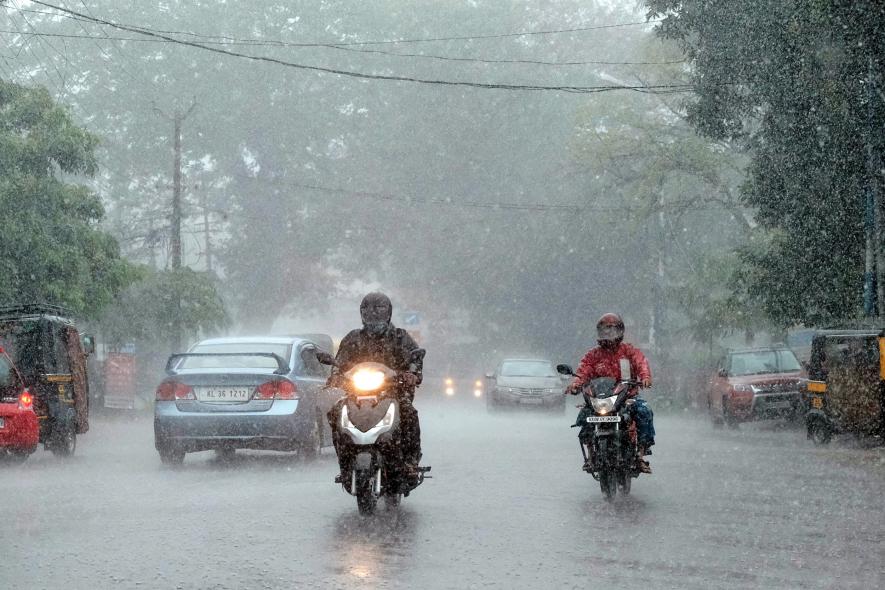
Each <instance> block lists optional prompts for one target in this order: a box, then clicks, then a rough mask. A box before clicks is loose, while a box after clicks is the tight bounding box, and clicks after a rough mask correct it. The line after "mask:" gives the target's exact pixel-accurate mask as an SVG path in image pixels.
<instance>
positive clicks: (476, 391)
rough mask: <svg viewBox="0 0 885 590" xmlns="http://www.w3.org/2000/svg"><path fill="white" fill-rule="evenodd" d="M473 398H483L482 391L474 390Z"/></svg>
mask: <svg viewBox="0 0 885 590" xmlns="http://www.w3.org/2000/svg"><path fill="white" fill-rule="evenodd" d="M473 397H482V389H474V390H473Z"/></svg>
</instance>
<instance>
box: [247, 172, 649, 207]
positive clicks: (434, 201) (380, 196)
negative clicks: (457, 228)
mask: <svg viewBox="0 0 885 590" xmlns="http://www.w3.org/2000/svg"><path fill="white" fill-rule="evenodd" d="M236 178H237V179H240V180H249V181H256V182H263V183H265V184H271V185H277V186H289V187H292V188H301V189H306V190H313V191H319V192H324V193H332V194H338V195H347V196H354V197H362V198H369V199H377V200H382V201H393V202H396V203H404V204H407V205H446V206H453V207H468V208H476V209H494V210H502V211H553V212H560V213H580V212H582V211H607V212H623V211H632V209H627V208H624V207H592V206H582V205H556V204H550V203H512V202H511V203H498V202H492V201H456V200H453V199H443V198H424V199H422V198H417V197H409V196H404V195H396V194H393V193H379V192H370V191H353V190H348V189H343V188H336V187H328V186H322V185H316V184H307V183H301V182H294V181H288V180H274V179H266V178H259V177H254V176H244V175H239V174H238V175H236Z"/></svg>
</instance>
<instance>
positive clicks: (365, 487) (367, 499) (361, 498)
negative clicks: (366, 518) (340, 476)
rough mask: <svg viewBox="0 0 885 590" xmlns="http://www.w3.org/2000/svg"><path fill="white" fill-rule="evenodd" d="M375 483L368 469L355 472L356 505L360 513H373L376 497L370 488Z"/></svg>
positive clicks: (376, 502) (376, 501)
mask: <svg viewBox="0 0 885 590" xmlns="http://www.w3.org/2000/svg"><path fill="white" fill-rule="evenodd" d="M374 483H375V481H374V478H373V477H372V473H371V472H370V471H357V472H356V490H355V492H356V493H355V494H354V495H355V496H356V507H357V509H358V510H359V512H360V514H363V515H370V514H374V513H375V507H376V505H377V504H378V498H376V497H375V493H374V491H373V490H372V486H373V484H374Z"/></svg>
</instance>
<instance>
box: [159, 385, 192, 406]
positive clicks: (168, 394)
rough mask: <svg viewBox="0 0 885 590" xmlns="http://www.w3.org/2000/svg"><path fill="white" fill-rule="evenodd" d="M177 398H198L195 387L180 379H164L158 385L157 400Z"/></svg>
mask: <svg viewBox="0 0 885 590" xmlns="http://www.w3.org/2000/svg"><path fill="white" fill-rule="evenodd" d="M177 399H196V396H194V388H193V387H191V386H190V385H185V384H184V383H179V382H178V381H163V382H162V383H160V386H159V387H157V401H165V402H171V401H174V400H177Z"/></svg>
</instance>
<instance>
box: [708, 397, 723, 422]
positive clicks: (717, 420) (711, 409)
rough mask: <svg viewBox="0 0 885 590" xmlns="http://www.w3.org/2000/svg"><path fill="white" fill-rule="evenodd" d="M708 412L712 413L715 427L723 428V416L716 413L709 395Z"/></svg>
mask: <svg viewBox="0 0 885 590" xmlns="http://www.w3.org/2000/svg"><path fill="white" fill-rule="evenodd" d="M707 414H709V415H710V422H711V423H712V424H713V428H722V423H723V422H722V416H717V415H716V412H715V411H714V410H713V404H712V403H711V402H710V398H709V397H707Z"/></svg>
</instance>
